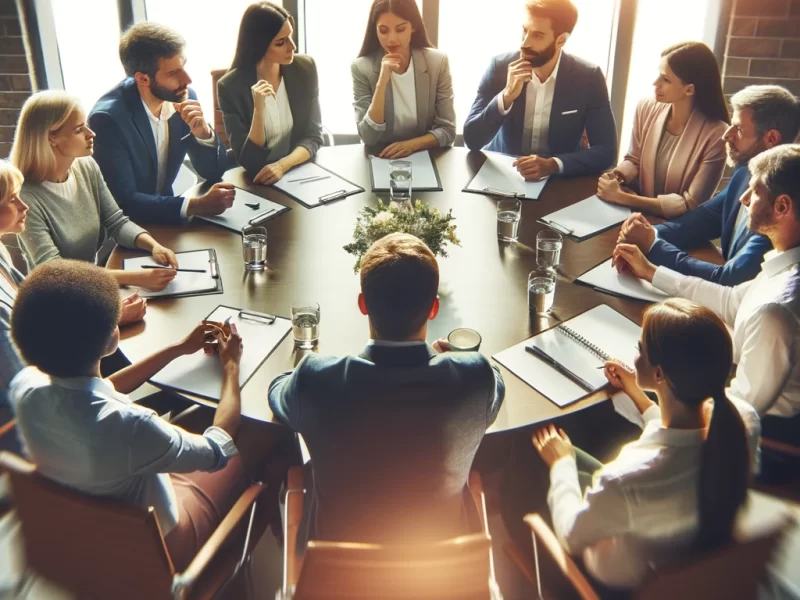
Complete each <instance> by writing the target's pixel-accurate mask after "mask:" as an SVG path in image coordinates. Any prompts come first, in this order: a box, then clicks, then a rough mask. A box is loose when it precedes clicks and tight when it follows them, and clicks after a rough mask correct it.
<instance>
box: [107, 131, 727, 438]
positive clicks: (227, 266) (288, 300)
mask: <svg viewBox="0 0 800 600" xmlns="http://www.w3.org/2000/svg"><path fill="white" fill-rule="evenodd" d="M431 154H432V157H433V158H434V161H435V163H436V167H437V170H438V172H439V176H440V179H441V185H442V189H443V191H440V192H419V193H417V192H414V193H413V199H415V200H416V199H420V200H423V201H425V202H428V203H430V204H431V206H434V207H436V208H438V209H439V210H440V211H442V212H446V211H448V210H452V211H453V215H454V216H455V217H456V219H455V224H456V225H457V230H456V235H457V236H458V237H459V238H460V241H461V246H453V245H448V246H447V253H448V256H447V257H438V263H439V270H440V281H439V299H440V304H441V308H440V310H439V314H438V316H437V317H436V319H434V320H433V321H429V323H428V336H427V339H428V341H429V342H433V341H434V340H436V339H437V338H440V337H447V334H448V333H449V332H450V331H452V330H453V329H455V328H457V327H469V328H472V329H475V330H476V331H478V332H479V333H480V335H481V337H482V338H483V341H482V343H481V347H480V352H482V353H483V354H484V355H485V356H487V357H491V356H493V355H495V354H496V353H498V352H500V351H502V350H504V349H506V348H508V347H510V346H513V345H514V344H517V343H519V342H521V341H523V340H525V339H527V338H529V337H531V336H533V335H535V334H536V333H539V332H541V331H543V330H545V329H548V328H550V327H554V326H555V325H558V324H559V323H560V322H562V321H565V320H567V319H570V318H572V317H575V316H577V315H578V314H580V313H582V312H584V311H587V310H589V309H591V308H594V307H595V306H598V305H600V304H607V305H609V306H610V307H612V308H614V309H615V310H617V311H619V312H620V313H622V314H623V315H625V316H626V317H628V318H629V319H631V320H633V321H635V322H636V323H639V324H640V323H641V319H642V313H643V311H644V309H645V307H646V306H647V303H646V302H641V301H638V300H633V299H627V298H621V297H616V296H612V295H608V294H604V293H602V292H599V291H596V290H594V289H593V288H591V287H588V286H585V285H583V284H580V283H577V282H575V279H576V278H577V277H579V276H580V275H582V274H583V273H585V272H586V271H588V270H589V269H591V268H593V267H595V266H596V265H598V264H600V263H601V262H604V261H606V260H607V259H608V258H609V257H610V256H611V253H612V251H613V249H614V245H615V243H616V240H617V236H618V234H619V227H614V228H612V229H610V230H607V231H605V232H603V233H600V234H598V235H595V236H594V237H591V238H589V239H587V240H584V241H582V242H580V243H578V242H575V241H573V240H571V239H568V238H567V237H564V243H563V248H562V251H561V260H560V265H559V267H558V280H557V284H556V291H555V301H554V304H553V310H552V312H551V313H550V315H549V316H547V317H540V316H538V315H537V314H535V313H533V314H531V313H529V312H528V292H527V280H528V274H529V272H530V271H532V270H534V269H535V268H536V234H537V233H538V232H539V231H541V230H542V229H544V228H546V226H545V225H543V224H541V223H539V222H538V219H540V218H541V217H543V216H545V215H548V214H549V213H552V212H554V211H556V210H559V209H561V208H564V207H566V206H569V205H571V204H574V203H576V202H579V201H580V200H583V199H584V198H588V197H589V196H592V195H593V194H594V193H595V191H596V188H597V177H596V176H594V177H577V178H558V177H554V178H551V180H550V181H549V182H548V183H547V185H546V186H545V188H544V190H543V192H542V194H541V196H540V198H539V200H523V201H522V220H521V222H520V227H519V239H518V241H517V242H515V243H503V242H500V241H498V239H497V227H496V202H497V199H496V198H494V197H491V196H485V195H481V194H475V193H470V192H464V191H462V190H463V189H464V188H465V187H466V186H467V184H468V182H469V181H470V180H471V178H472V177H473V176H474V175H475V173H476V172H477V171H478V169H479V168H480V166H481V165H482V164H483V161H484V160H485V157H484V155H483V154H482V153H481V152H470V151H468V150H467V149H466V148H457V147H453V148H448V149H442V150H435V151H432V152H431ZM315 161H316V162H317V163H318V164H320V165H321V166H323V167H326V168H327V169H329V170H331V171H333V172H334V173H336V174H338V175H340V176H341V177H343V178H345V179H348V180H349V181H351V182H353V183H357V184H358V185H360V186H361V187H363V188H364V189H365V190H366V191H365V192H363V193H360V194H357V195H353V196H349V197H347V198H344V199H341V200H337V201H334V202H330V203H326V204H323V205H318V206H316V207H314V208H311V209H309V208H306V207H305V206H303V205H302V204H300V203H298V202H296V201H295V200H294V199H293V198H291V197H290V196H288V195H286V194H284V193H283V192H281V191H280V190H278V189H276V188H274V187H267V186H262V185H257V184H253V183H252V181H251V180H250V178H249V177H248V176H247V175H246V174H245V172H244V170H243V169H242V168H235V169H231V170H230V171H228V172H227V173H226V174H225V181H229V182H231V183H233V184H234V185H236V186H237V187H239V188H242V189H246V190H248V191H250V192H252V193H254V194H256V195H258V196H261V197H263V198H267V199H268V200H271V201H273V202H277V203H279V204H282V205H284V206H288V207H290V208H291V210H289V211H287V212H284V213H282V214H280V215H278V216H277V217H275V218H273V219H271V220H269V221H267V222H266V223H265V226H266V228H267V233H268V235H267V240H268V241H267V269H266V270H265V271H262V272H253V271H247V270H246V269H245V267H244V260H243V257H242V243H241V236H240V235H237V234H236V233H234V232H232V231H230V230H227V229H224V228H222V227H220V226H217V225H215V224H212V223H209V222H207V221H204V220H202V219H197V218H194V219H192V221H191V223H189V224H186V225H183V226H149V227H148V230H149V231H150V233H152V234H153V236H154V237H155V238H156V239H157V240H158V241H159V242H160V243H162V244H164V245H165V246H167V247H168V248H171V249H173V250H174V251H175V252H185V251H190V250H199V249H204V248H214V249H215V250H216V254H217V260H218V263H219V269H220V276H221V278H222V282H223V293H222V294H211V295H199V296H193V297H185V298H163V299H158V298H154V299H151V300H149V301H148V306H147V314H146V315H145V318H144V321H142V322H140V323H137V324H134V325H131V326H127V327H124V328H123V329H122V331H121V342H120V350H121V351H122V353H123V354H124V355H125V357H126V358H127V359H128V360H130V361H131V362H136V361H138V360H141V359H143V358H144V357H146V356H148V355H149V354H151V353H152V352H154V351H156V350H158V349H160V348H161V347H163V346H166V345H168V344H171V343H174V342H176V341H178V340H180V339H181V338H182V337H183V336H185V335H186V334H188V333H189V332H190V331H191V330H192V329H193V328H194V327H195V326H196V325H197V323H199V322H200V321H201V320H202V319H204V318H205V317H207V316H208V315H210V314H211V313H212V312H213V311H214V309H216V307H217V306H219V305H224V306H229V307H234V308H237V309H244V310H253V311H259V312H265V313H269V314H275V315H279V316H282V317H287V318H290V307H291V305H292V304H293V303H297V302H306V301H313V302H318V303H319V305H320V339H319V343H318V345H317V347H316V348H315V349H314V351H316V352H320V353H325V354H330V355H345V354H350V355H357V354H359V353H360V352H361V351H362V350H363V348H364V345H365V344H366V342H367V341H368V339H369V328H368V324H367V318H366V317H365V316H364V315H362V314H361V312H360V311H359V309H358V305H357V297H358V293H359V292H360V283H359V277H358V274H357V273H354V271H353V266H354V264H355V262H356V258H355V257H354V256H352V255H350V254H348V253H347V252H345V251H344V249H343V246H345V245H346V244H348V243H349V242H350V241H352V237H353V230H354V227H355V223H356V219H357V217H358V216H359V212H360V211H361V210H362V209H363V208H364V207H366V206H375V205H376V203H377V196H376V194H375V193H373V192H371V191H370V190H371V186H370V168H369V159H368V154H367V153H366V151H365V149H364V147H363V146H362V145H346V146H334V147H324V148H321V149H320V151H319V153H318V154H317V156H316V159H315ZM203 185H204V184H200V185H199V186H198V188H197V192H198V193H199V192H201V191H202V190H203V187H202V186H203ZM205 185H207V184H205ZM190 193H191V191H190ZM384 200H385V201H386V199H385V198H384ZM140 254H141V253H138V252H136V251H131V250H125V249H122V248H119V247H118V248H116V249H115V250H114V252H113V253H112V255H111V257H110V259H109V262H108V266H109V267H110V268H120V266H121V262H122V260H123V259H125V258H128V257H132V256H137V255H140ZM701 255H702V256H703V258H705V259H707V260H708V259H711V260H715V262H719V254H718V253H716V251H714V250H713V249H712V250H709V249H702V250H701ZM715 255H716V257H715ZM306 352H308V351H307V350H296V349H295V347H294V340H293V337H292V335H291V332H290V333H289V335H287V336H286V337H285V338H284V339H283V341H282V342H281V343H280V344H279V345H278V346H277V348H275V350H274V352H273V353H272V354H271V355H270V356H269V357H268V358H267V360H265V361H264V362H263V363H262V364H261V366H260V367H259V368H258V369H257V370H256V372H255V373H254V374H253V376H252V377H251V378H250V379H249V380H248V381H247V383H246V384H245V386H244V387H243V388H242V414H243V415H244V416H246V417H250V418H252V419H256V420H260V421H266V422H271V421H273V420H274V417H273V414H272V411H271V410H270V408H269V403H268V399H267V392H268V389H269V385H270V382H271V381H272V380H273V379H274V378H275V377H276V376H277V375H279V374H280V373H282V372H284V371H288V370H291V369H292V368H294V367H295V365H296V364H297V363H298V362H299V360H300V359H301V358H302V357H303V355H304V354H305V353H306ZM495 364H499V363H495ZM500 370H501V372H502V374H503V378H504V380H505V384H506V396H505V401H504V403H503V406H502V408H501V410H500V412H499V414H498V415H497V419H496V420H495V422H494V424H493V425H492V426H491V427H490V428H489V430H488V433H493V432H499V431H506V430H510V429H516V428H520V427H525V426H528V425H531V424H534V423H540V422H543V421H549V420H552V419H554V418H557V417H559V416H562V415H566V414H568V413H571V412H574V411H579V410H582V409H584V408H586V407H588V406H591V405H594V404H597V403H599V402H603V401H605V400H607V399H608V397H609V395H608V390H606V389H602V390H600V391H598V392H595V393H593V394H590V395H588V396H587V397H586V398H584V399H582V400H580V401H578V402H576V403H573V404H571V405H569V406H567V407H565V408H559V407H558V406H557V405H556V404H554V403H552V402H551V401H550V400H548V399H547V398H546V397H545V396H543V395H542V394H540V393H539V392H537V391H536V390H535V389H534V388H532V387H530V386H529V385H527V384H526V383H525V382H523V381H522V380H520V379H519V378H517V377H516V376H515V375H514V374H512V373H511V372H510V371H508V370H506V369H505V368H504V367H502V365H500ZM188 397H189V398H191V399H193V400H195V401H197V402H200V403H205V404H209V402H208V401H207V400H204V399H202V398H197V397H192V396H188ZM210 404H211V405H212V406H213V403H210Z"/></svg>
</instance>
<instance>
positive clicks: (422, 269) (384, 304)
mask: <svg viewBox="0 0 800 600" xmlns="http://www.w3.org/2000/svg"><path fill="white" fill-rule="evenodd" d="M361 291H362V292H363V293H364V302H365V304H366V305H367V312H368V313H369V317H370V321H371V323H372V327H373V328H374V329H375V331H376V332H377V333H378V334H379V335H380V336H381V338H384V339H388V340H404V339H407V338H408V337H409V336H411V335H413V334H414V333H415V332H417V331H419V329H420V328H421V327H422V326H423V325H424V324H425V322H426V321H427V320H428V315H429V314H430V311H431V307H432V306H433V302H434V300H436V294H437V292H438V291H439V265H438V264H437V263H436V257H435V256H434V255H433V252H431V250H430V248H428V247H427V246H426V245H425V244H424V243H423V242H422V241H420V240H419V239H417V238H415V237H414V236H413V235H409V234H406V233H393V234H391V235H387V236H386V237H383V238H381V239H379V240H378V241H377V242H375V243H374V244H372V246H371V247H370V249H369V250H367V253H366V254H365V255H364V258H363V260H362V261H361Z"/></svg>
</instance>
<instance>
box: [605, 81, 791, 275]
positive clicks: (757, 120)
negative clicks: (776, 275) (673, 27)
mask: <svg viewBox="0 0 800 600" xmlns="http://www.w3.org/2000/svg"><path fill="white" fill-rule="evenodd" d="M731 106H732V107H733V119H732V121H731V126H730V127H729V128H728V129H727V131H726V132H725V135H724V136H723V139H724V140H725V145H726V149H727V152H728V164H729V165H730V166H731V167H734V168H735V171H734V172H733V175H732V177H731V180H730V181H729V182H728V185H727V187H726V188H725V189H724V190H722V191H721V192H720V193H719V194H717V195H716V196H715V197H714V198H712V199H711V200H710V201H708V202H706V203H705V204H703V205H701V206H699V207H698V208H696V209H695V210H692V211H690V212H688V213H686V214H684V215H681V217H679V218H678V219H675V220H674V221H672V222H669V223H664V224H662V225H656V226H655V227H653V226H652V225H650V223H648V222H647V220H646V219H645V218H644V217H643V216H642V215H641V214H639V213H636V214H634V215H632V216H631V217H630V218H629V219H628V220H627V221H626V222H625V223H623V225H622V230H621V232H620V236H619V243H625V244H635V245H636V246H638V247H639V249H640V250H641V251H642V252H643V253H644V254H645V255H646V256H647V259H648V260H649V261H650V262H651V263H653V264H654V265H658V266H664V267H667V268H669V269H672V270H673V271H677V272H678V273H683V274H684V275H693V276H695V277H700V278H702V279H707V280H708V281H713V282H714V283H719V284H720V285H731V286H732V285H737V284H739V283H742V282H745V281H749V280H751V279H752V278H753V277H755V276H756V275H758V272H759V271H760V270H761V260H762V258H763V256H764V254H765V253H766V252H768V251H769V250H770V249H771V248H772V244H771V243H770V241H769V238H767V237H766V236H764V235H760V234H757V233H755V232H753V231H751V230H749V229H748V227H747V208H746V207H745V206H744V205H743V204H742V203H740V202H739V199H740V198H741V197H742V194H744V193H745V192H746V191H747V186H748V184H749V182H750V172H749V171H748V170H747V163H748V161H749V160H750V159H751V158H753V157H754V156H756V155H758V154H759V153H761V152H763V151H764V150H768V149H770V148H773V147H775V146H777V145H779V144H783V143H790V142H792V141H794V139H795V137H797V133H798V129H800V104H799V103H798V102H797V100H796V98H795V97H794V96H793V95H792V94H790V93H789V92H788V91H786V90H785V89H784V88H782V87H779V86H776V85H751V86H749V87H746V88H745V89H743V90H742V91H740V92H737V93H736V94H734V95H733V97H732V98H731ZM715 239H720V241H721V246H720V251H721V253H722V256H723V258H724V259H725V263H724V264H722V265H717V264H714V263H710V262H705V261H702V260H698V259H696V258H692V257H691V256H689V254H688V253H687V252H686V251H687V250H689V249H691V248H696V247H698V246H700V245H701V244H704V243H707V242H709V241H710V240H715ZM620 266H621V264H620Z"/></svg>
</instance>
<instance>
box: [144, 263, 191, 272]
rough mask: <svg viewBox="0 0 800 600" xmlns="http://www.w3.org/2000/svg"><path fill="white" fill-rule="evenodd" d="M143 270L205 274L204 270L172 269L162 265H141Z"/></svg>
mask: <svg viewBox="0 0 800 600" xmlns="http://www.w3.org/2000/svg"><path fill="white" fill-rule="evenodd" d="M142 268H143V269H172V270H173V271H177V272H178V273H205V272H206V270H205V269H173V268H172V267H165V266H163V265H142Z"/></svg>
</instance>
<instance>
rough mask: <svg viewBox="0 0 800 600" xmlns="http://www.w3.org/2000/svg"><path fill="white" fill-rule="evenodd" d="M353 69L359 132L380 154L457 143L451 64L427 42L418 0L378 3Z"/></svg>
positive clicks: (399, 155)
mask: <svg viewBox="0 0 800 600" xmlns="http://www.w3.org/2000/svg"><path fill="white" fill-rule="evenodd" d="M351 71H352V74H353V106H354V107H355V111H356V123H357V124H358V133H359V135H360V136H361V139H362V141H363V142H364V144H366V145H367V146H370V147H373V148H374V149H375V150H376V151H379V154H378V155H379V156H380V157H382V158H402V157H404V156H408V155H409V154H412V153H414V152H417V151H419V150H426V149H428V148H439V147H444V146H451V145H452V144H453V141H454V140H455V138H456V114H455V109H454V108H453V83H452V80H451V78H450V65H449V64H448V62H447V55H446V54H444V53H443V52H440V51H438V50H435V49H434V48H433V47H432V45H431V43H430V41H429V40H428V34H427V32H426V31H425V25H424V24H423V23H422V16H421V15H420V14H419V8H417V3H416V2H415V1H414V0H374V1H373V3H372V8H370V11H369V21H368V22H367V30H366V32H365V33H364V43H363V44H362V45H361V52H359V53H358V58H357V59H356V60H354V61H353V65H352V67H351Z"/></svg>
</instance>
